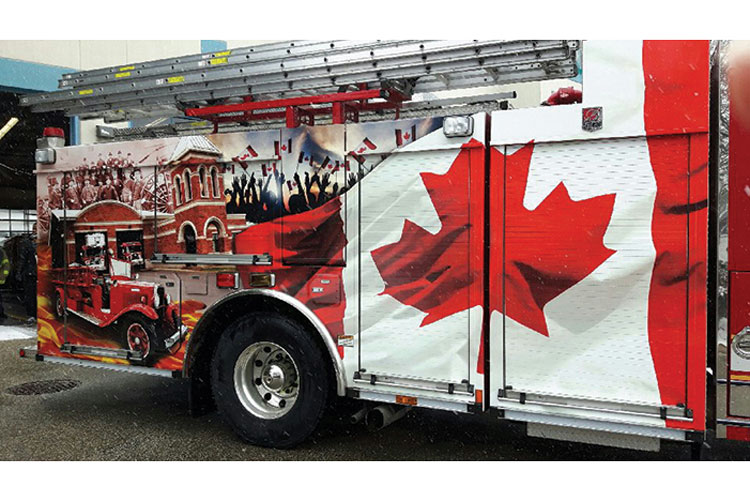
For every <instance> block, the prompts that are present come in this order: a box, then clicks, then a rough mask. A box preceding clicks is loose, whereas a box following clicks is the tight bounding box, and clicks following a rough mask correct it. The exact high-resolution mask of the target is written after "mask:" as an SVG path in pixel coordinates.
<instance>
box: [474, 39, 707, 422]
mask: <svg viewBox="0 0 750 501" xmlns="http://www.w3.org/2000/svg"><path fill="white" fill-rule="evenodd" d="M583 57H584V67H585V72H584V80H583V103H581V104H578V105H570V106H561V107H559V108H556V109H545V108H538V109H528V110H511V111H509V112H496V113H493V117H492V139H491V142H492V145H493V148H492V150H491V158H492V161H491V166H490V169H491V177H492V180H491V195H490V203H491V209H490V215H489V218H490V221H492V222H497V223H498V224H497V226H495V225H493V226H491V230H490V232H491V247H490V248H491V255H490V287H491V289H490V294H491V302H490V308H491V317H490V329H491V331H490V332H491V338H490V351H491V353H490V359H491V362H490V375H491V387H490V389H489V391H490V395H491V396H490V402H491V405H493V406H497V407H500V408H503V409H507V413H506V415H507V416H508V417H513V416H514V415H516V414H514V413H523V415H524V416H526V417H527V418H528V415H529V414H530V413H531V414H532V415H537V416H546V417H545V418H544V419H546V421H544V422H546V423H548V424H556V423H555V421H554V419H555V417H557V418H559V419H565V420H569V419H570V418H571V417H575V418H578V419H581V421H580V422H578V424H577V426H581V427H590V424H585V423H584V421H583V420H584V419H590V418H595V419H597V420H601V419H605V420H608V421H611V422H618V423H622V424H625V425H632V426H646V427H647V428H646V431H639V433H645V434H653V436H661V432H659V431H658V428H663V427H665V426H667V427H669V428H683V429H691V430H703V429H704V419H705V417H704V416H705V371H704V367H705V339H706V331H705V318H706V316H705V315H706V282H705V280H706V278H705V277H706V245H707V244H706V239H705V237H699V236H697V235H700V234H702V235H705V234H706V233H707V219H706V215H707V206H706V205H707V204H706V197H707V169H706V165H707V156H708V151H707V127H708V123H707V119H708V112H707V105H708V45H707V43H704V42H684V43H683V42H677V43H676V42H643V43H641V42H585V43H584V47H583ZM638 68H640V71H638V70H637V69H638ZM501 214H502V215H501ZM501 244H502V245H501ZM688 246H690V247H689V248H690V252H689V253H688ZM500 249H503V253H501V251H500ZM518 415H520V414H518ZM573 423H576V421H575V420H574V421H573ZM557 424H561V423H557ZM568 424H570V423H568ZM574 425H576V424H574ZM649 430H650V431H649Z"/></svg>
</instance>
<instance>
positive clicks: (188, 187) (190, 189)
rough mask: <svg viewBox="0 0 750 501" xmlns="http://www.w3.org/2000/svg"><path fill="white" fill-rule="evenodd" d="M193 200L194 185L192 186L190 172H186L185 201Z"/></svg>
mask: <svg viewBox="0 0 750 501" xmlns="http://www.w3.org/2000/svg"><path fill="white" fill-rule="evenodd" d="M192 199H193V185H191V184H190V171H189V170H186V171H185V201H186V202H189V201H190V200H192Z"/></svg>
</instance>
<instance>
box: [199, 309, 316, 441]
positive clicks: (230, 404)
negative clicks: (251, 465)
mask: <svg viewBox="0 0 750 501" xmlns="http://www.w3.org/2000/svg"><path fill="white" fill-rule="evenodd" d="M327 360H328V359H327V356H326V354H325V353H324V352H323V350H322V349H321V348H320V347H319V346H318V344H317V343H316V342H315V340H314V338H313V337H312V336H311V335H310V334H309V333H308V332H307V331H306V330H305V329H304V328H303V327H302V326H300V325H299V324H297V323H296V322H294V321H292V320H290V319H288V318H286V317H284V316H282V315H279V314H277V313H270V312H263V313H254V314H250V315H247V316H245V317H243V318H241V319H239V320H238V321H236V322H235V323H233V324H232V325H230V326H229V328H227V330H226V331H225V332H224V333H223V334H222V336H221V339H220V340H219V344H218V346H217V348H216V352H215V353H214V357H213V361H212V366H211V383H212V386H213V392H214V396H215V398H216V405H217V407H218V408H219V412H220V413H221V414H222V416H223V417H224V418H225V419H226V421H227V422H228V423H229V425H230V426H231V427H232V428H233V430H234V431H235V432H236V433H237V434H238V435H239V436H240V437H241V438H243V439H244V440H246V441H247V442H250V443H252V444H255V445H261V446H264V447H278V448H287V447H293V446H295V445H297V444H299V443H300V442H302V441H304V440H305V439H306V438H307V437H308V436H309V435H310V434H311V433H312V432H313V431H314V430H315V428H316V427H317V425H318V423H319V421H320V418H321V416H322V414H323V411H324V410H325V408H326V405H327V403H328V397H329V389H330V386H331V384H330V382H331V380H330V377H331V376H330V373H329V367H328V365H329V364H328V363H327Z"/></svg>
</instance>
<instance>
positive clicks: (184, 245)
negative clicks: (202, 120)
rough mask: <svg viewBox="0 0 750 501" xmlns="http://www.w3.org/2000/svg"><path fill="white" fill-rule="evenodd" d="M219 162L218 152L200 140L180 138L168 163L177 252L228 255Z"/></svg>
mask: <svg viewBox="0 0 750 501" xmlns="http://www.w3.org/2000/svg"><path fill="white" fill-rule="evenodd" d="M221 161H222V152H221V151H220V150H219V149H218V148H217V147H216V146H215V145H214V144H213V143H212V142H211V141H209V140H208V139H207V138H206V137H203V136H186V137H182V138H180V141H179V143H178V144H177V147H176V148H175V150H174V152H173V153H172V156H171V157H170V159H169V162H168V164H167V169H168V171H169V178H170V180H171V184H172V197H173V198H172V202H173V206H174V222H173V223H172V225H173V229H174V230H176V236H177V240H176V242H177V244H178V246H179V247H180V250H178V251H177V252H181V253H185V254H210V253H227V254H231V250H232V247H231V242H230V234H229V233H228V227H229V223H228V219H227V210H226V199H225V197H224V179H223V178H224V173H223V170H224V167H223V164H222V163H220V162H221ZM167 226H168V224H165V231H169V230H168V229H167V228H166V227H167ZM159 242H161V239H160V240H159Z"/></svg>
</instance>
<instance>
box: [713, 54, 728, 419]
mask: <svg viewBox="0 0 750 501" xmlns="http://www.w3.org/2000/svg"><path fill="white" fill-rule="evenodd" d="M729 45H730V42H729V41H727V40H720V41H718V42H717V45H716V49H715V50H716V54H715V56H714V57H715V59H714V64H716V65H717V71H718V80H716V79H712V82H711V84H712V85H717V86H718V89H717V90H718V109H717V110H716V111H715V112H716V114H717V115H718V116H715V119H716V120H717V124H718V130H716V131H714V132H713V133H714V134H716V135H717V136H716V137H717V139H718V152H717V156H716V157H714V159H715V160H716V161H717V165H716V168H717V169H718V172H717V174H716V179H717V184H718V186H717V187H716V189H714V190H711V193H710V194H711V195H713V196H715V197H716V200H715V204H710V205H712V206H715V208H716V228H715V229H714V231H715V233H714V235H715V238H716V256H715V262H714V264H715V266H716V290H715V291H713V292H714V294H715V296H714V298H715V302H716V311H715V319H716V320H715V321H716V327H715V336H716V338H715V340H714V342H715V346H714V348H715V350H716V352H715V357H714V363H715V364H716V367H715V377H716V378H717V379H724V380H727V379H728V376H729V374H728V367H729V365H728V361H729V353H728V351H729V347H728V346H727V340H728V339H729V336H728V331H729V318H728V312H729V304H728V299H729V259H728V253H729V219H728V218H729V141H730V140H731V139H730V137H729V82H728V80H727V64H728V52H729ZM712 118H713V117H712ZM727 388H728V387H727V386H721V387H717V391H716V397H715V402H714V405H715V409H716V411H715V417H716V421H717V423H718V422H719V421H720V420H721V419H722V418H726V417H727Z"/></svg>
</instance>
